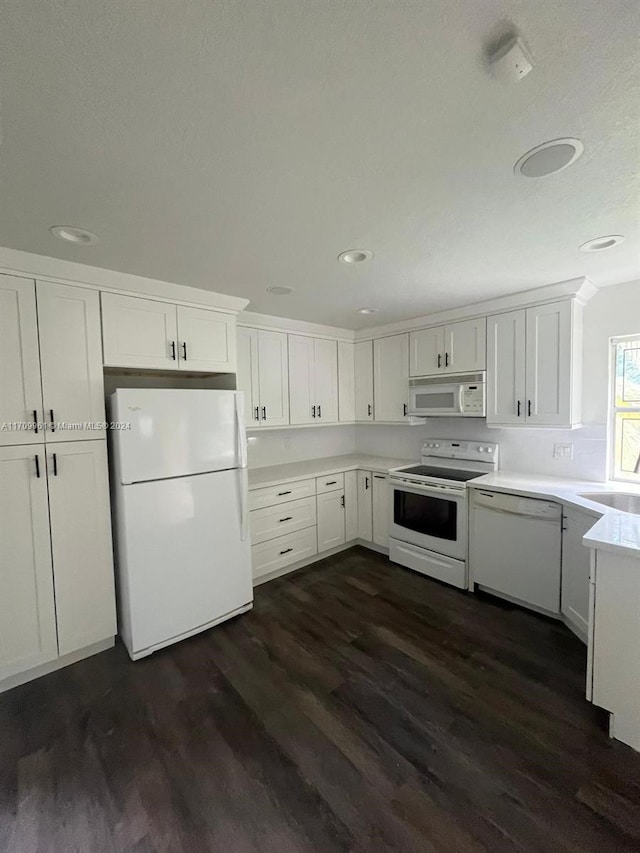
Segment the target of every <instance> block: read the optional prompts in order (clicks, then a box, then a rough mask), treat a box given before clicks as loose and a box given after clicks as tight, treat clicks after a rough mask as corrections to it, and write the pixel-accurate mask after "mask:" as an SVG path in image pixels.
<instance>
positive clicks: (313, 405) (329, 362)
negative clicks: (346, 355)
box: [289, 335, 338, 424]
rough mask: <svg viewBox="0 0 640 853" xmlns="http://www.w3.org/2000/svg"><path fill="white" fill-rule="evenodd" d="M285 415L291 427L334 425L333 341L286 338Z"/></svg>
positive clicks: (335, 350)
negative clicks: (288, 413) (287, 366)
mask: <svg viewBox="0 0 640 853" xmlns="http://www.w3.org/2000/svg"><path fill="white" fill-rule="evenodd" d="M289 412H290V419H291V423H292V424H311V423H314V424H317V423H321V424H322V423H335V422H337V420H338V345H337V342H336V341H328V340H324V339H322V338H308V337H306V336H304V335H289Z"/></svg>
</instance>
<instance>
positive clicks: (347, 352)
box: [338, 341, 356, 423]
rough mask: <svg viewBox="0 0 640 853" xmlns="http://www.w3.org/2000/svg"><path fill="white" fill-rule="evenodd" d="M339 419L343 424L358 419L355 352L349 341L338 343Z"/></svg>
mask: <svg viewBox="0 0 640 853" xmlns="http://www.w3.org/2000/svg"><path fill="white" fill-rule="evenodd" d="M338 419H339V420H340V422H341V423H342V422H346V423H352V422H353V421H355V419H356V397H355V351H354V344H352V343H350V342H349V341H338Z"/></svg>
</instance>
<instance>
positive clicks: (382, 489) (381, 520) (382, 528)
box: [372, 474, 390, 548]
mask: <svg viewBox="0 0 640 853" xmlns="http://www.w3.org/2000/svg"><path fill="white" fill-rule="evenodd" d="M372 507H373V542H374V544H375V545H380V546H381V547H383V548H388V547H389V512H390V508H389V477H388V476H387V474H374V475H373V495H372Z"/></svg>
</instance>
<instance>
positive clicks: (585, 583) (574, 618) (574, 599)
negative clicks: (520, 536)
mask: <svg viewBox="0 0 640 853" xmlns="http://www.w3.org/2000/svg"><path fill="white" fill-rule="evenodd" d="M594 523H595V518H594V517H593V516H592V515H589V514H588V513H585V512H580V510H578V509H573V508H571V507H567V508H565V510H564V514H563V525H562V594H561V605H560V606H561V610H562V615H563V616H564V618H565V621H566V623H567V625H568V626H569V627H570V628H571V630H572V631H573V632H574V634H577V635H578V637H580V639H581V640H583V642H585V643H586V642H587V634H588V630H589V571H590V566H591V552H590V550H589V548H587V547H586V546H585V545H583V544H582V537H583V536H584V535H585V534H586V533H587V532H588V531H589V530H590V529H591V528H592V527H593V525H594Z"/></svg>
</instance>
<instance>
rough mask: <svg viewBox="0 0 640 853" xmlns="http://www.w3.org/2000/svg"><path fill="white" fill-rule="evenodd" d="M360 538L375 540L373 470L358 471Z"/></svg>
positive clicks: (367, 540) (366, 540)
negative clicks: (372, 498) (372, 497)
mask: <svg viewBox="0 0 640 853" xmlns="http://www.w3.org/2000/svg"><path fill="white" fill-rule="evenodd" d="M357 479H358V538H359V539H364V541H365V542H372V541H373V503H372V500H371V495H372V494H373V475H372V473H371V471H358V472H357Z"/></svg>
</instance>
